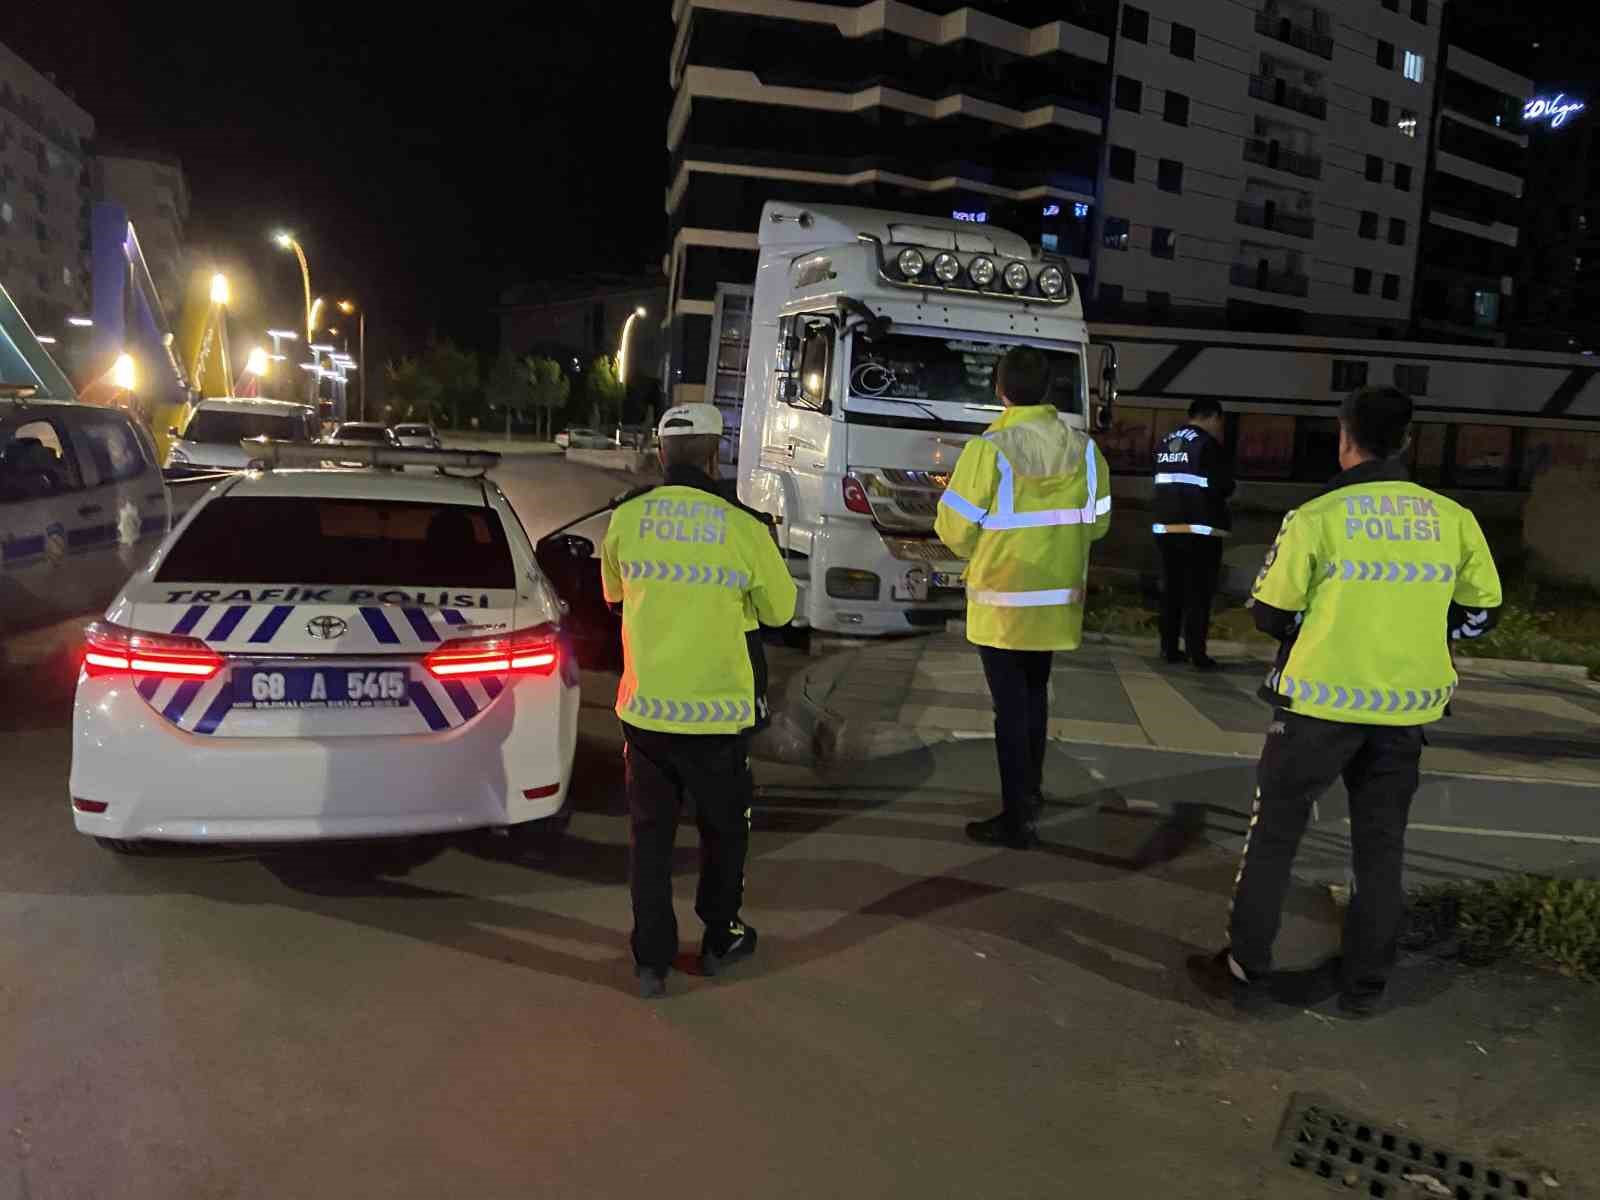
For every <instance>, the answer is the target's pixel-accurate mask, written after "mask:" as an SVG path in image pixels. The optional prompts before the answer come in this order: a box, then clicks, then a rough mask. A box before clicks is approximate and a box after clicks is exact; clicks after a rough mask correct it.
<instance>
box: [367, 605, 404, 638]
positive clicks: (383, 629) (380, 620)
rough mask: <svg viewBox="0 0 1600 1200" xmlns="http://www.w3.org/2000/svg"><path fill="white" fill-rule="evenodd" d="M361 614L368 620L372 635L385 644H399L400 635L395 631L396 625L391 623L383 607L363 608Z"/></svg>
mask: <svg viewBox="0 0 1600 1200" xmlns="http://www.w3.org/2000/svg"><path fill="white" fill-rule="evenodd" d="M361 616H362V617H363V618H364V619H365V620H366V622H367V628H368V629H370V630H372V636H373V637H375V638H377V639H378V641H379V642H380V643H382V644H383V645H385V646H398V645H399V644H400V635H399V634H397V633H395V631H394V626H392V625H390V624H389V618H388V617H387V616H385V615H384V612H383V609H381V608H363V609H362V610H361Z"/></svg>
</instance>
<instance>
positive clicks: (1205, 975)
mask: <svg viewBox="0 0 1600 1200" xmlns="http://www.w3.org/2000/svg"><path fill="white" fill-rule="evenodd" d="M1186 965H1187V967H1188V969H1189V978H1190V979H1192V980H1194V982H1195V984H1196V985H1197V986H1198V987H1199V988H1200V990H1201V991H1202V992H1204V993H1205V994H1206V995H1208V996H1210V997H1211V998H1212V999H1213V1000H1226V1001H1228V1002H1230V1003H1231V1004H1232V1005H1233V1007H1234V1008H1235V1009H1237V1010H1238V1011H1239V1012H1259V1011H1260V1010H1261V1009H1263V1008H1265V1007H1266V1006H1267V1003H1268V1002H1269V1001H1270V1000H1271V999H1272V995H1271V993H1270V992H1269V991H1268V990H1267V988H1268V980H1267V978H1266V977H1265V976H1262V977H1260V978H1255V979H1252V978H1250V977H1248V976H1246V975H1245V973H1244V969H1243V968H1242V967H1240V966H1239V965H1238V964H1237V963H1235V962H1234V961H1233V955H1232V954H1230V953H1229V952H1228V950H1227V948H1226V947H1224V948H1223V949H1221V950H1218V951H1217V952H1216V953H1215V954H1191V955H1190V956H1189V959H1188V962H1187V964H1186Z"/></svg>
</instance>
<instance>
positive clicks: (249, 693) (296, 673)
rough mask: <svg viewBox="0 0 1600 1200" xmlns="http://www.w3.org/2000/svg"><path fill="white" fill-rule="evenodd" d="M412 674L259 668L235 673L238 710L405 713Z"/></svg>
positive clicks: (387, 671) (389, 671) (397, 671)
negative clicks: (388, 710) (386, 710)
mask: <svg viewBox="0 0 1600 1200" xmlns="http://www.w3.org/2000/svg"><path fill="white" fill-rule="evenodd" d="M410 690H411V672H409V671H406V670H394V669H389V670H374V669H371V668H364V667H257V668H251V669H248V670H241V669H239V668H235V669H234V672H233V706H234V707H235V708H255V709H265V708H404V707H405V706H406V705H408V704H410V703H411V696H410Z"/></svg>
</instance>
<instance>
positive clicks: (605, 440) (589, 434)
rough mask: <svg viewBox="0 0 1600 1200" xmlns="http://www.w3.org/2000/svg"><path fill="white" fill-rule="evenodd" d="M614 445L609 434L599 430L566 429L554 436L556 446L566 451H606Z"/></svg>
mask: <svg viewBox="0 0 1600 1200" xmlns="http://www.w3.org/2000/svg"><path fill="white" fill-rule="evenodd" d="M563 438H565V439H566V440H565V441H563V440H562V439H563ZM616 444H617V443H616V442H615V441H614V440H613V439H612V437H611V435H610V434H609V433H606V432H604V431H602V430H599V429H568V430H566V431H565V433H558V434H556V445H558V446H560V447H562V448H563V449H568V450H608V449H610V448H612V447H613V446H615V445H616Z"/></svg>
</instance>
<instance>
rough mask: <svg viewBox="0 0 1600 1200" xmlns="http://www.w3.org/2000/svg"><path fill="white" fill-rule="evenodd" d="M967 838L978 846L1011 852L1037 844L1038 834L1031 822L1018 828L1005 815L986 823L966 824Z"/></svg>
mask: <svg viewBox="0 0 1600 1200" xmlns="http://www.w3.org/2000/svg"><path fill="white" fill-rule="evenodd" d="M967 836H968V837H969V838H971V839H972V840H973V841H975V842H977V843H978V844H979V845H980V846H1005V847H1007V848H1008V849H1011V850H1030V849H1032V848H1033V847H1034V846H1037V845H1038V844H1039V834H1038V831H1037V830H1036V829H1035V828H1034V824H1033V822H1032V821H1025V822H1023V824H1022V825H1021V827H1020V828H1019V827H1018V826H1017V824H1016V823H1015V822H1013V821H1012V820H1011V819H1010V818H1009V817H1007V816H1006V814H1005V813H1001V814H1000V815H999V816H994V817H990V818H989V819H988V820H987V821H969V822H967Z"/></svg>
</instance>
